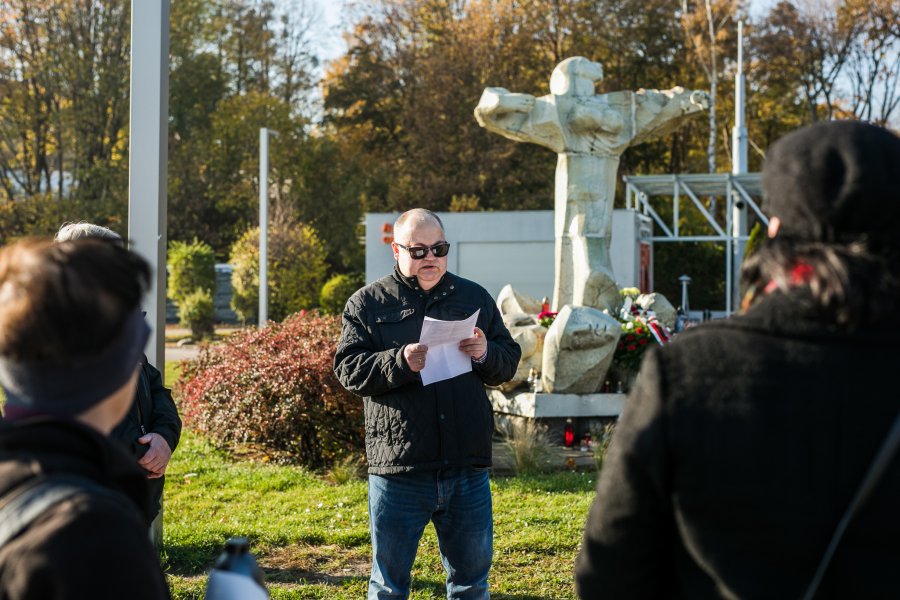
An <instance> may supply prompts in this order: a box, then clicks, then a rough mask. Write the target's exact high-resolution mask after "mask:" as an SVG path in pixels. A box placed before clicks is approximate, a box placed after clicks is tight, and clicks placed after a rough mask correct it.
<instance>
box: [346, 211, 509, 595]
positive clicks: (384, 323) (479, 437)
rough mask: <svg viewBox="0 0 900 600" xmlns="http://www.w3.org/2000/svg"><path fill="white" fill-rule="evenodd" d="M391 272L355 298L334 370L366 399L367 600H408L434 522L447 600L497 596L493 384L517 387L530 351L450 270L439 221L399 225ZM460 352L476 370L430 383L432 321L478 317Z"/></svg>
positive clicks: (416, 215) (416, 218)
mask: <svg viewBox="0 0 900 600" xmlns="http://www.w3.org/2000/svg"><path fill="white" fill-rule="evenodd" d="M391 249H392V251H393V253H394V259H395V261H396V264H395V265H394V271H393V273H391V274H390V275H388V276H386V277H383V278H382V279H379V280H378V281H376V282H374V283H372V284H370V285H367V286H366V287H364V288H362V289H361V290H359V291H358V292H356V293H355V294H354V295H353V296H352V297H351V298H350V299H349V300H348V301H347V306H346V307H345V308H344V313H343V329H342V332H341V340H340V343H339V345H338V350H337V354H336V355H335V358H334V371H335V373H336V374H337V376H338V379H340V381H341V384H343V386H344V387H346V388H347V389H348V390H350V391H351V392H353V393H355V394H358V395H360V396H362V397H363V401H364V403H365V414H366V456H367V458H368V463H369V522H370V528H371V535H372V573H371V576H370V578H369V593H368V598H369V600H375V599H383V598H408V597H409V587H410V571H411V569H412V565H413V561H414V560H415V557H416V550H417V549H418V546H419V540H420V539H421V537H422V532H423V531H424V529H425V526H426V525H427V524H428V523H429V522H432V523H434V528H435V531H436V532H437V536H438V542H439V547H440V553H441V560H442V562H443V564H444V568H445V569H446V571H447V597H448V598H471V599H478V600H481V599H487V598H489V597H490V594H489V593H488V584H487V579H488V572H489V571H490V567H491V560H492V556H493V525H492V523H493V516H492V509H491V492H490V485H489V481H488V468H489V467H490V466H491V434H492V433H493V427H494V419H493V412H492V410H491V405H490V402H489V401H488V399H487V394H486V393H485V390H484V386H485V385H492V386H495V385H499V384H501V383H503V382H505V381H508V380H509V379H510V378H511V377H512V376H513V374H514V373H515V371H516V366H517V365H518V363H519V357H520V355H521V350H520V349H519V346H518V344H516V343H515V342H514V341H513V340H512V338H511V337H510V335H509V331H507V329H506V327H505V326H504V325H503V321H502V320H501V318H500V313H499V311H498V310H497V306H496V304H495V302H494V299H493V298H492V297H491V296H490V294H488V292H487V291H486V290H485V289H484V288H482V287H481V286H480V285H478V284H476V283H474V282H472V281H468V280H466V279H463V278H462V277H458V276H456V275H453V274H452V273H448V272H447V255H448V253H449V251H450V243H449V242H448V241H447V239H446V235H445V233H444V226H443V224H442V223H441V220H440V219H439V218H438V216H437V215H436V214H434V213H433V212H431V211H429V210H425V209H421V208H416V209H413V210H410V211H407V212H405V213H403V214H402V215H401V216H400V218H399V219H397V222H396V224H395V225H394V241H393V242H392V243H391ZM479 310H480V312H479V314H478V319H477V323H476V325H477V326H476V327H475V329H474V331H473V332H472V337H470V338H468V339H465V340H463V341H462V342H460V344H459V349H460V351H461V352H463V353H465V354H466V355H468V356H469V358H470V359H471V361H472V370H471V371H469V372H466V373H463V374H462V375H458V376H456V377H453V378H451V379H446V380H443V381H438V382H435V383H431V384H429V385H423V384H422V378H421V376H420V372H421V371H422V369H423V368H425V365H426V363H427V361H428V357H429V355H428V347H427V346H424V345H422V344H419V343H418V340H419V335H420V333H421V331H422V323H423V322H424V319H425V317H426V316H428V317H432V318H435V319H441V320H448V321H459V320H463V319H466V318H468V317H469V316H471V315H473V314H474V313H475V312H476V311H479Z"/></svg>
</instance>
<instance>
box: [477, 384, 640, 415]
mask: <svg viewBox="0 0 900 600" xmlns="http://www.w3.org/2000/svg"><path fill="white" fill-rule="evenodd" d="M489 398H490V399H491V404H492V405H493V407H494V411H495V412H499V413H504V414H508V415H517V416H520V417H530V418H533V419H544V418H553V417H618V416H619V415H620V414H621V413H622V407H624V406H625V398H626V394H545V393H541V392H539V393H535V392H518V393H515V392H510V393H509V394H504V393H503V392H501V391H500V390H490V393H489Z"/></svg>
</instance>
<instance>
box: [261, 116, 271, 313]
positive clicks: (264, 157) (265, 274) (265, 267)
mask: <svg viewBox="0 0 900 600" xmlns="http://www.w3.org/2000/svg"><path fill="white" fill-rule="evenodd" d="M268 319H269V131H268V129H266V128H265V127H261V128H260V130H259V327H260V329H262V328H263V327H265V326H266V321H267V320H268Z"/></svg>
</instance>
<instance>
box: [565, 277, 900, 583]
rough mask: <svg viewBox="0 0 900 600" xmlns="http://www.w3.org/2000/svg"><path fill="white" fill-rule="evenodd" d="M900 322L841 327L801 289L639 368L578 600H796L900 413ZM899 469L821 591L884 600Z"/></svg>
mask: <svg viewBox="0 0 900 600" xmlns="http://www.w3.org/2000/svg"><path fill="white" fill-rule="evenodd" d="M898 334H900V327H898V325H897V324H896V323H885V324H884V326H883V328H881V329H878V330H874V329H867V330H865V331H857V332H848V331H842V330H840V329H837V328H835V327H833V326H830V325H829V324H828V323H827V320H826V319H824V318H819V317H818V316H817V311H816V309H815V308H814V307H813V306H812V303H811V301H810V300H809V299H808V297H807V296H804V293H803V291H802V290H796V291H794V292H792V293H790V294H783V293H780V292H776V293H774V294H772V295H771V296H767V297H765V298H763V299H762V300H761V301H760V302H759V303H758V304H757V305H755V306H753V307H752V308H751V309H750V310H749V311H748V312H747V314H745V315H741V316H737V317H734V318H731V319H728V320H724V321H714V322H711V323H708V324H704V325H701V326H699V327H696V328H693V329H690V330H688V331H686V332H685V333H682V334H680V335H679V336H677V337H676V339H675V340H674V341H673V342H672V343H671V344H670V345H668V346H666V347H665V348H662V349H661V350H660V351H651V353H650V354H649V355H648V357H647V359H646V360H645V362H644V363H643V365H642V369H641V373H640V375H639V376H638V379H637V385H636V387H635V390H634V392H633V393H632V394H631V395H630V397H629V398H628V400H627V401H626V404H625V409H624V411H623V413H622V417H621V419H620V421H619V425H618V427H617V429H616V432H615V434H614V438H613V442H612V445H611V447H610V450H609V454H608V456H607V458H606V459H605V460H604V462H603V469H602V472H601V474H600V481H599V483H598V491H597V496H596V498H595V500H594V503H593V506H592V507H591V511H590V517H589V519H588V523H587V527H586V530H585V538H584V544H583V548H582V551H581V555H580V556H579V559H578V563H577V566H576V582H577V588H578V593H579V596H580V597H581V598H628V599H641V598H691V599H703V598H741V599H750V598H765V599H769V598H800V597H801V596H802V594H803V591H804V590H805V588H806V586H807V585H808V584H809V582H810V581H811V580H812V578H813V574H814V573H815V571H816V568H817V566H818V564H819V561H820V559H821V557H822V555H823V554H824V552H825V549H826V547H827V546H828V543H829V541H830V539H831V536H832V534H833V532H834V530H835V527H836V526H837V524H838V521H839V520H840V518H841V516H842V515H843V513H844V510H845V509H846V507H847V505H848V503H849V501H850V498H851V497H852V496H853V494H854V492H855V491H856V489H857V486H858V485H859V483H860V481H861V480H862V478H863V476H864V475H865V473H866V472H867V470H868V467H869V465H870V463H871V461H872V459H873V458H874V455H875V453H876V451H877V450H878V448H879V447H880V446H881V444H882V442H883V441H884V439H885V437H886V435H887V432H888V429H889V428H890V426H891V424H892V422H893V421H894V418H895V417H896V416H897V414H898V410H900V394H898V393H897V391H896V389H897V385H896V383H894V382H893V380H891V379H890V378H891V377H892V376H893V375H894V374H896V373H897V371H896V369H897V368H898V366H900V345H898V344H897V339H898ZM898 506H900V460H898V459H897V458H895V459H894V461H893V464H892V465H891V467H890V468H889V469H888V470H887V471H886V473H885V475H884V477H883V479H882V481H881V482H880V484H879V485H878V488H877V489H876V490H875V492H874V493H873V495H872V496H871V497H870V499H869V501H868V502H867V503H866V504H865V505H864V506H863V507H862V509H861V510H860V512H859V513H858V515H857V517H856V519H855V521H854V522H853V523H852V524H851V525H850V527H849V529H848V530H847V534H846V536H845V537H844V539H843V541H842V543H841V545H840V546H839V547H838V550H837V553H836V555H835V556H834V560H833V561H832V563H831V566H830V568H829V570H828V573H827V575H826V577H825V579H824V582H823V584H822V587H821V588H820V591H819V594H818V595H817V596H816V597H817V598H820V599H827V598H835V599H837V598H896V597H897V595H898V590H900V570H898V569H897V568H896V566H897V565H898V564H900V544H898V540H900V518H898V516H897V510H898Z"/></svg>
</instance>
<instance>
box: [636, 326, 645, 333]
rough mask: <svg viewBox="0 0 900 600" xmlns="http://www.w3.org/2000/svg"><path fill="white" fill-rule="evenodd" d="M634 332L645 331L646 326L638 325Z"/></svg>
mask: <svg viewBox="0 0 900 600" xmlns="http://www.w3.org/2000/svg"><path fill="white" fill-rule="evenodd" d="M634 332H635V333H644V328H643V327H638V328H636V329H635V330H634Z"/></svg>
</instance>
